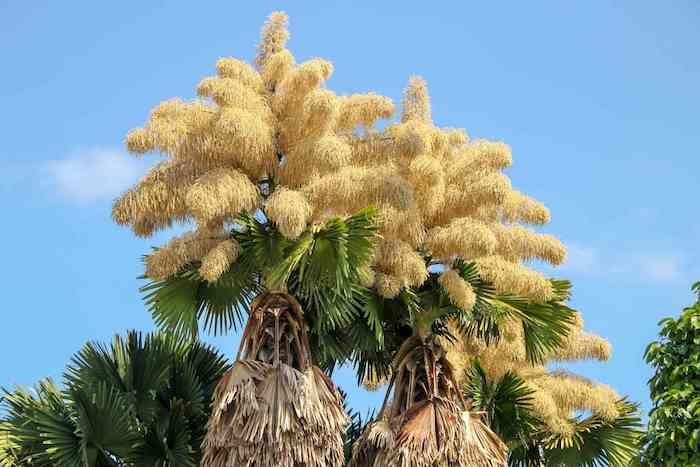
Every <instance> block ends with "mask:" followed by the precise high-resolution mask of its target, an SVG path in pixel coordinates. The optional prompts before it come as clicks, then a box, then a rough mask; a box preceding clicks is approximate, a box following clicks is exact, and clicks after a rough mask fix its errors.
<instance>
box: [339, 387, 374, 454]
mask: <svg viewBox="0 0 700 467" xmlns="http://www.w3.org/2000/svg"><path fill="white" fill-rule="evenodd" d="M338 391H339V392H340V395H341V397H342V398H343V409H344V410H345V412H346V413H347V414H348V416H349V417H350V424H349V425H348V426H347V428H346V429H345V433H344V437H343V447H344V451H345V465H347V464H348V463H349V462H350V458H351V457H352V448H353V446H354V445H355V442H356V441H357V440H358V439H359V438H360V436H361V435H362V432H363V431H364V430H365V428H366V427H367V425H368V424H369V423H370V422H371V421H372V420H373V419H374V416H375V411H374V410H370V411H368V412H367V414H365V415H364V416H363V415H362V414H361V413H360V412H358V411H357V410H353V409H351V408H350V406H349V405H348V401H347V394H346V393H345V391H343V390H342V389H338Z"/></svg>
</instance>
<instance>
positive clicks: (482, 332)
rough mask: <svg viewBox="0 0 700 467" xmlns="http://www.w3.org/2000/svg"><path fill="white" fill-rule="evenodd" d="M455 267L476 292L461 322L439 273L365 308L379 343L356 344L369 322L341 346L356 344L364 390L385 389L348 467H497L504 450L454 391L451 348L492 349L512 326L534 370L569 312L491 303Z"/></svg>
mask: <svg viewBox="0 0 700 467" xmlns="http://www.w3.org/2000/svg"><path fill="white" fill-rule="evenodd" d="M426 261H428V262H430V261H431V259H430V258H426ZM454 267H455V269H454V270H455V271H456V272H457V274H459V278H460V279H462V280H464V281H465V282H466V283H468V284H469V286H470V287H471V289H472V290H474V292H475V302H474V305H473V307H472V308H471V309H470V311H469V312H467V311H465V310H464V309H463V308H462V307H459V306H457V305H455V304H454V303H453V301H452V300H451V297H450V294H449V291H448V290H447V287H445V285H444V282H443V281H441V279H440V277H441V274H442V272H439V271H438V272H431V273H429V277H428V279H427V280H426V281H425V282H424V283H423V284H421V286H420V287H417V288H414V289H406V290H404V291H402V292H401V293H400V294H399V296H398V297H397V298H395V299H384V298H382V297H378V296H375V297H374V298H373V299H372V300H369V301H368V306H367V307H366V314H369V315H371V316H373V317H374V318H375V319H376V321H378V322H379V323H380V326H381V336H382V339H381V340H380V341H378V342H377V341H376V340H375V341H372V340H370V339H367V338H363V336H366V335H368V334H372V329H371V328H370V326H371V325H370V324H368V323H372V322H373V321H372V320H369V321H367V320H358V321H356V322H354V323H353V326H352V327H351V331H350V332H349V333H348V336H349V339H351V340H352V341H353V342H354V343H355V351H354V359H355V363H356V367H357V369H358V379H359V380H361V381H363V382H364V383H365V384H366V385H368V386H370V387H372V386H377V385H382V384H384V383H386V382H387V381H388V388H387V390H386V397H385V401H384V404H383V406H382V409H381V411H380V412H379V414H378V416H377V417H376V420H375V421H374V422H371V423H370V424H368V425H367V427H366V428H365V429H364V431H363V434H362V435H361V436H360V437H359V438H358V442H357V445H356V446H355V448H354V450H353V459H352V462H351V463H350V465H352V466H357V467H360V466H362V467H364V466H372V467H373V466H385V465H386V466H394V465H411V466H414V465H415V466H422V465H436V466H442V465H445V466H447V465H484V466H499V465H505V464H506V459H507V447H506V446H505V445H504V444H503V442H502V441H501V440H500V439H499V437H498V436H497V435H496V434H494V432H493V431H492V430H491V429H490V428H489V425H488V419H486V420H484V419H483V418H482V416H483V413H482V412H483V410H482V408H481V407H480V406H479V405H478V404H476V405H474V406H473V402H472V397H471V396H470V397H465V394H464V393H463V392H462V390H461V389H460V385H459V383H458V381H459V380H460V379H461V378H460V376H459V375H458V374H457V373H458V371H459V370H458V369H457V368H455V364H456V363H458V362H459V359H456V360H455V359H453V358H450V353H452V352H453V351H452V350H450V349H452V348H453V347H454V346H453V344H452V342H454V341H456V340H458V339H460V338H461V336H467V335H470V336H478V337H479V338H481V339H484V340H489V341H493V342H496V341H498V340H499V338H500V332H501V331H500V323H501V322H503V321H504V320H517V321H518V322H519V323H520V325H521V327H522V330H523V334H524V335H525V336H527V342H528V346H527V352H528V356H529V358H530V359H532V360H533V361H538V360H540V359H542V358H543V357H544V355H546V354H547V353H548V352H551V351H553V350H554V349H556V348H557V346H559V345H560V344H561V343H562V342H563V341H564V339H565V338H566V331H567V326H568V323H570V321H571V319H572V311H571V310H569V309H567V308H563V307H562V308H556V309H554V308H552V307H551V306H549V304H547V303H544V304H534V303H532V302H530V301H528V300H524V299H520V298H518V297H515V296H512V295H504V294H498V293H496V291H495V290H494V288H493V287H492V286H491V285H490V284H489V283H487V282H485V281H483V280H482V278H481V277H480V275H479V274H478V270H477V268H476V266H475V265H474V264H473V263H466V262H463V261H457V262H456V263H455V265H454ZM363 343H366V344H367V347H363V345H362V344H363ZM474 409H476V410H474ZM510 424H511V425H513V421H511V423H510Z"/></svg>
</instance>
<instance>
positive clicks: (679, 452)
mask: <svg viewBox="0 0 700 467" xmlns="http://www.w3.org/2000/svg"><path fill="white" fill-rule="evenodd" d="M693 290H694V291H695V293H697V294H698V300H697V301H696V302H695V304H693V305H692V306H690V307H688V308H685V309H684V310H683V312H682V313H681V315H680V317H678V318H675V319H674V318H666V319H664V320H662V321H661V322H660V323H659V325H660V326H661V333H660V336H661V339H659V340H658V341H656V342H652V343H651V344H650V345H649V346H648V347H647V350H646V361H647V363H649V364H651V365H652V366H653V367H654V370H655V374H654V376H653V377H652V378H651V380H649V387H650V389H651V399H652V402H653V408H652V410H651V412H650V414H649V428H648V433H647V435H646V439H645V441H646V444H645V448H644V453H643V458H644V461H645V462H646V463H648V464H649V465H664V466H682V467H686V466H697V465H700V282H697V283H696V284H695V285H694V286H693Z"/></svg>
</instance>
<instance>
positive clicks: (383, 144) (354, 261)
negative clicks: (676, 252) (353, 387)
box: [113, 13, 573, 467]
mask: <svg viewBox="0 0 700 467" xmlns="http://www.w3.org/2000/svg"><path fill="white" fill-rule="evenodd" d="M288 36H289V33H288V30H287V17H286V15H284V14H282V13H274V14H272V15H271V16H270V19H269V20H268V22H267V23H266V25H265V26H264V27H263V30H262V39H261V42H260V44H259V46H258V53H257V56H256V58H255V60H254V63H253V65H249V64H247V63H245V62H243V61H241V60H238V59H235V58H224V59H221V60H219V62H218V63H217V66H216V76H214V77H211V78H205V79H204V80H203V81H202V82H201V83H200V85H199V87H198V89H197V92H198V94H199V97H200V99H198V100H195V101H191V102H184V101H181V100H177V99H175V100H170V101H166V102H163V103H161V104H160V105H158V106H157V107H156V108H155V109H153V111H152V112H151V114H150V117H149V119H148V121H147V122H146V124H145V125H144V126H143V127H142V128H139V129H136V130H134V131H132V132H131V133H130V134H129V135H128V137H127V146H128V148H129V149H130V151H131V152H134V153H137V154H141V153H146V152H152V151H156V152H160V153H161V154H163V155H165V156H166V157H167V159H166V160H165V161H163V162H161V163H159V164H158V165H156V166H155V167H154V168H153V169H152V170H151V171H150V172H149V173H148V174H147V175H146V176H145V177H144V178H143V179H142V180H141V181H140V182H139V183H138V184H137V185H136V186H135V187H133V188H132V189H130V190H129V191H127V192H126V193H125V194H124V195H123V196H122V197H121V198H120V199H119V200H117V202H116V203H115V205H114V208H113V217H114V219H115V221H116V222H117V223H119V224H122V225H129V226H131V228H132V229H133V231H134V233H135V234H136V235H139V236H150V235H152V234H153V233H154V232H156V231H158V230H162V229H165V228H168V227H170V226H171V225H173V224H174V223H183V224H185V225H187V226H191V227H192V230H191V231H189V232H187V233H185V234H184V235H182V236H180V237H175V238H174V239H172V240H171V241H169V242H168V243H167V244H166V245H164V246H162V247H159V248H157V249H156V251H154V252H153V253H152V254H150V255H148V256H147V257H146V260H145V262H146V276H147V277H148V278H150V279H151V281H152V282H151V283H150V284H149V285H147V286H146V287H145V289H144V290H145V292H146V299H147V303H148V304H149V306H150V309H151V311H152V314H153V316H154V318H155V320H156V322H157V323H158V324H159V325H160V326H161V327H163V328H165V329H168V330H170V331H172V332H176V333H180V334H189V335H195V334H196V333H197V332H198V330H199V326H200V324H203V325H204V327H205V328H207V329H209V330H213V331H214V332H225V331H228V330H230V329H231V328H234V327H235V326H237V325H239V324H242V323H240V322H241V321H243V319H242V317H243V316H244V315H245V314H247V324H246V325H245V330H244V333H243V338H242V341H241V344H240V350H239V353H238V358H237V360H236V362H235V363H234V366H233V368H232V369H231V370H230V372H229V373H228V374H227V375H226V376H225V377H224V378H223V379H222V380H221V382H220V385H219V387H218V388H217V391H216V400H215V409H214V413H213V416H212V418H211V419H210V423H209V427H208V435H207V437H206V441H205V451H206V452H205V458H204V464H205V465H211V466H217V467H218V466H228V465H239V464H246V465H254V466H257V465H261V466H262V465H270V463H272V464H275V463H282V464H289V465H304V466H315V465H319V466H320V465H331V466H332V465H340V463H342V457H343V456H342V453H343V442H342V438H341V436H340V434H339V433H340V432H341V431H342V427H343V426H344V425H345V424H346V423H347V421H348V420H347V419H346V417H345V416H344V414H343V411H342V398H341V397H340V394H339V392H338V391H337V390H336V389H335V387H334V386H333V384H332V383H331V381H330V380H329V379H328V377H327V376H326V374H324V373H330V371H332V369H333V368H334V366H335V365H337V364H339V363H343V362H345V361H353V362H354V363H355V365H356V367H357V370H358V374H359V378H360V379H361V380H363V381H365V382H367V383H368V384H377V383H378V382H380V381H384V380H389V379H390V380H392V381H393V384H392V386H391V390H393V391H394V393H393V394H394V399H393V402H392V403H391V404H388V402H387V404H385V407H384V409H383V410H382V416H383V417H388V418H387V423H388V424H389V426H390V427H391V430H392V433H393V434H394V435H395V436H397V437H396V438H395V439H396V444H395V447H396V450H395V452H393V451H392V452H390V451H391V450H389V451H386V452H385V453H384V454H376V458H382V456H389V457H386V458H391V459H394V460H392V461H391V462H404V463H407V464H406V465H423V464H425V463H426V462H428V463H429V462H438V463H440V462H442V463H450V462H464V459H468V460H469V461H470V462H477V463H481V464H482V465H489V463H491V464H494V463H495V465H498V464H502V463H503V462H504V458H505V453H504V445H503V443H501V442H500V441H498V440H497V438H496V437H495V436H494V435H493V434H492V433H491V432H490V431H489V428H488V427H487V426H486V425H484V424H482V423H481V421H480V420H478V418H477V417H475V414H472V413H469V406H470V404H469V401H467V400H464V399H463V397H462V394H461V392H460V391H459V390H457V386H456V382H457V378H458V375H459V373H460V372H459V371H458V369H455V368H451V366H454V364H453V363H452V362H449V361H448V360H449V358H448V357H449V352H448V348H447V347H446V345H445V342H443V340H444V339H448V338H449V337H450V336H451V335H453V334H455V333H453V332H451V330H450V329H454V328H455V327H456V333H457V334H458V337H463V336H467V337H469V336H476V337H477V338H479V339H483V340H484V341H485V342H487V343H490V342H494V343H495V342H498V341H499V339H500V337H501V335H502V334H503V331H504V330H507V329H509V328H508V326H510V327H513V326H514V327H515V328H517V329H519V332H521V333H522V335H523V342H524V345H525V349H526V357H527V359H528V360H529V361H531V362H539V363H541V362H542V361H543V359H544V358H545V356H546V355H547V354H548V353H550V352H553V351H554V350H555V348H556V347H557V346H558V345H559V344H560V343H561V342H563V340H564V339H565V338H566V336H567V334H568V332H569V329H570V327H569V325H570V323H571V322H572V320H573V315H572V313H571V312H570V311H569V310H567V309H565V308H562V307H551V306H547V305H546V304H547V303H548V302H550V301H551V300H552V299H553V298H555V297H556V294H557V290H556V289H557V284H556V282H553V281H550V280H548V279H547V278H545V277H544V276H543V275H542V274H540V273H538V272H536V271H535V270H533V269H531V268H530V267H528V265H527V262H528V261H530V260H534V259H536V260H542V261H545V262H548V263H550V264H552V265H558V264H560V263H561V262H562V261H563V260H564V257H565V252H566V251H565V248H564V246H563V245H562V244H561V243H560V242H559V241H558V240H557V239H556V238H554V237H552V236H549V235H544V234H540V233H537V232H535V231H533V230H530V229H529V228H527V227H526V224H536V225H541V224H545V223H547V222H548V221H549V211H548V210H547V209H546V208H545V207H544V206H543V205H542V204H541V203H539V202H538V201H536V200H534V199H532V198H529V197H528V196H526V195H524V194H522V193H520V192H519V191H517V190H515V189H513V188H512V186H511V183H510V180H509V179H508V178H507V177H506V176H505V175H504V174H503V169H505V168H506V167H508V166H509V165H510V163H511V154H510V148H509V147H508V146H507V145H505V144H503V143H500V142H491V141H485V140H471V139H470V138H469V137H468V136H467V134H466V132H464V131H463V130H457V129H450V128H440V127H437V126H436V125H435V124H434V122H433V121H432V117H431V108H430V100H429V96H428V91H427V87H426V84H425V82H424V81H423V80H422V79H420V78H412V79H411V81H410V82H409V86H408V88H407V89H406V92H405V94H404V99H403V101H402V112H401V116H400V121H397V122H393V123H390V124H388V125H386V126H384V127H383V128H379V126H378V125H377V124H378V122H379V121H380V120H382V119H388V118H390V117H391V116H392V115H393V113H394V105H393V103H392V102H391V100H389V99H388V98H386V97H383V96H379V95H376V94H372V93H369V94H353V95H350V96H339V95H336V94H335V93H333V92H332V91H330V90H329V89H327V88H326V87H325V82H326V80H327V79H328V78H329V77H330V75H331V73H332V71H333V66H332V65H331V64H330V63H329V62H327V61H325V60H322V59H312V60H309V61H307V62H304V63H301V64H296V63H295V59H294V57H293V55H292V54H291V53H290V52H289V50H287V48H286V43H287V39H288ZM399 356H407V359H403V358H398V357H399ZM409 357H410V358H409ZM446 359H447V360H446ZM453 360H454V361H458V359H457V360H455V359H453ZM422 361H425V362H427V363H425V364H423V363H420V362H422ZM411 362H412V363H411ZM448 363H449V364H448ZM407 378H408V379H407ZM397 391H398V392H397ZM416 411H418V412H420V414H421V415H420V416H424V415H426V414H433V415H435V414H438V415H439V416H440V417H444V421H455V420H462V421H463V422H460V423H457V424H454V423H451V424H449V429H448V428H445V427H446V426H447V425H445V426H443V427H442V428H439V429H438V427H437V426H435V427H433V428H431V431H429V432H426V433H423V434H422V435H421V436H425V438H423V439H424V440H425V443H427V444H425V445H424V446H428V445H430V446H433V448H431V449H427V450H426V451H425V453H419V452H417V448H418V447H419V445H420V443H418V442H417V441H415V439H414V438H410V437H407V436H408V435H406V436H404V435H402V434H401V433H404V434H405V433H408V431H406V430H408V428H410V427H413V428H416V429H418V428H420V429H423V428H425V427H427V425H423V424H421V423H418V422H417V421H416V420H417V419H416V418H415V416H417V413H418V412H416ZM426 416H427V415H426ZM435 416H437V415H435ZM368 429H369V428H368ZM409 438H410V439H409ZM368 439H369V438H368ZM445 439H449V440H450V443H449V446H447V447H446V448H444V449H442V448H440V449H438V448H437V447H435V446H437V445H438V444H440V443H441V442H442V441H443V440H445ZM411 440H413V441H411ZM414 441H415V443H414ZM402 443H403V444H402ZM412 443H413V444H412ZM416 443H418V444H416ZM431 443H432V444H431ZM421 446H423V445H421ZM375 448H381V446H379V447H377V446H374V447H371V448H368V449H367V450H365V452H367V453H369V454H368V455H369V456H370V457H372V456H375V454H372V453H371V452H374V451H372V450H373V449H375ZM382 449H383V448H382ZM409 451H410V452H409ZM477 459H479V460H477Z"/></svg>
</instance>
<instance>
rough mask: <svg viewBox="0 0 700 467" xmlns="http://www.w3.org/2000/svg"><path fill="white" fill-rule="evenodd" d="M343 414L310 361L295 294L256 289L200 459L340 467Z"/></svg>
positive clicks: (207, 465)
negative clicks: (233, 362)
mask: <svg viewBox="0 0 700 467" xmlns="http://www.w3.org/2000/svg"><path fill="white" fill-rule="evenodd" d="M348 421H349V420H348V417H347V415H346V414H345V411H344V410H343V405H342V398H341V396H340V394H339V392H338V390H337V389H336V388H335V386H334V385H333V382H332V381H331V379H330V378H329V377H328V376H327V375H326V374H325V373H323V372H322V371H321V370H320V369H319V368H318V367H316V366H314V365H313V362H312V358H311V355H310V351H309V340H308V336H307V332H306V323H305V321H304V315H303V312H302V309H301V306H300V305H299V303H298V302H297V300H296V299H295V298H294V297H292V296H291V295H289V294H287V293H284V292H271V291H268V292H265V293H263V294H261V295H259V296H258V297H257V298H256V299H255V300H253V302H252V303H251V306H250V316H249V319H248V324H247V325H246V328H245V330H244V332H243V336H242V338H241V344H240V348H239V351H238V356H237V358H236V362H235V364H234V366H233V368H232V369H231V370H230V371H229V372H228V373H227V374H226V375H224V377H223V378H222V380H221V381H220V382H219V385H218V386H217V388H216V391H215V394H214V407H213V411H212V416H211V418H210V420H209V425H208V432H207V436H206V438H205V441H204V451H205V453H204V459H203V461H202V466H203V467H239V466H246V467H248V466H249V467H268V466H280V467H328V466H330V467H336V466H341V465H342V463H343V439H342V433H343V432H344V430H345V427H346V425H347V423H348Z"/></svg>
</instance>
